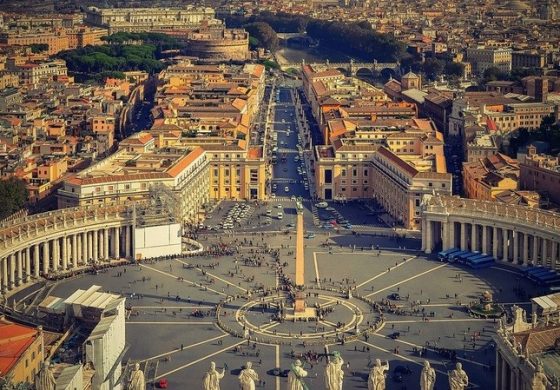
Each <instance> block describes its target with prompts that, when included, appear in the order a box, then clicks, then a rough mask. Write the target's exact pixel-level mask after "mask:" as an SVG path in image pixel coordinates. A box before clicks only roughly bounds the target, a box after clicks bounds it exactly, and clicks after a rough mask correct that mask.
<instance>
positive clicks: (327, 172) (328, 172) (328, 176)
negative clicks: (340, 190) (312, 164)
mask: <svg viewBox="0 0 560 390" xmlns="http://www.w3.org/2000/svg"><path fill="white" fill-rule="evenodd" d="M325 184H332V169H325Z"/></svg>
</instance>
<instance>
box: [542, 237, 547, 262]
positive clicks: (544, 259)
mask: <svg viewBox="0 0 560 390" xmlns="http://www.w3.org/2000/svg"><path fill="white" fill-rule="evenodd" d="M541 241H542V251H541V260H542V265H546V264H547V256H548V253H547V252H548V240H547V239H546V238H542V239H541Z"/></svg>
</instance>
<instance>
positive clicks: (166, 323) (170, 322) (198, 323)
mask: <svg viewBox="0 0 560 390" xmlns="http://www.w3.org/2000/svg"><path fill="white" fill-rule="evenodd" d="M126 324H127V325H128V324H133V325H213V324H214V323H213V322H203V321H201V322H197V321H127V322H126Z"/></svg>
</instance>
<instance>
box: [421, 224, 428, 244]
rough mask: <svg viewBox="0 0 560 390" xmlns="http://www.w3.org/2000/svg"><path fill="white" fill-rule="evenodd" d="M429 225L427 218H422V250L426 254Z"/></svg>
mask: <svg viewBox="0 0 560 390" xmlns="http://www.w3.org/2000/svg"><path fill="white" fill-rule="evenodd" d="M427 225H428V223H427V222H426V218H422V232H421V233H422V250H423V251H424V252H425V251H426V247H427V242H428V241H427V240H426V234H427V231H428V228H427V227H426V226H427Z"/></svg>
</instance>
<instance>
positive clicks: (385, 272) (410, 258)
mask: <svg viewBox="0 0 560 390" xmlns="http://www.w3.org/2000/svg"><path fill="white" fill-rule="evenodd" d="M415 258H416V256H412V257H409V258H408V259H406V260H405V261H403V262H402V263H399V264H397V265H396V266H394V267H393V268H391V271H392V270H394V269H395V268H398V267H400V266H401V265H403V264H406V263H408V262H409V261H411V260H413V259H415ZM387 273H389V271H387V270H385V271H383V272H382V273H380V274H377V275H375V276H374V277H373V278H370V279H368V280H366V281H365V282H363V283H360V284H358V285H357V286H356V288H360V287H362V286H364V285H366V284H368V283H369V282H371V281H374V280H375V279H377V278H379V277H380V276H383V275H385V274H387Z"/></svg>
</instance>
